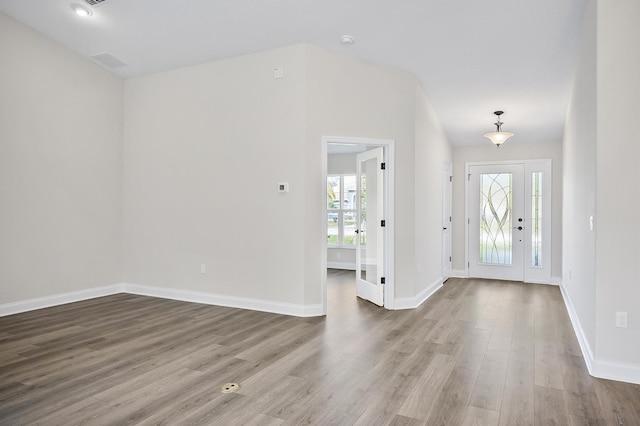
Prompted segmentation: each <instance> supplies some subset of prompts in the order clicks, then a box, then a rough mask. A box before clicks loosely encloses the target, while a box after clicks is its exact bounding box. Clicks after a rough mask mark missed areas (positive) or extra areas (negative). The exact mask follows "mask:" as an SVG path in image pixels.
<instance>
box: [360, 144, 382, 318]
mask: <svg viewBox="0 0 640 426" xmlns="http://www.w3.org/2000/svg"><path fill="white" fill-rule="evenodd" d="M383 155H384V152H383V148H375V149H372V150H369V151H366V152H363V153H361V154H358V156H357V162H358V174H357V177H356V180H357V193H356V205H357V213H356V214H357V217H358V229H357V230H356V232H357V233H358V237H357V238H356V241H357V243H356V295H357V296H358V297H360V298H363V299H366V300H369V301H371V302H373V303H375V304H376V305H378V306H383V305H384V286H383V280H384V232H383V231H384V228H383V227H382V224H381V221H382V220H383V206H384V203H383V201H384V191H383V189H384V183H383V171H382V168H381V164H382V162H383Z"/></svg>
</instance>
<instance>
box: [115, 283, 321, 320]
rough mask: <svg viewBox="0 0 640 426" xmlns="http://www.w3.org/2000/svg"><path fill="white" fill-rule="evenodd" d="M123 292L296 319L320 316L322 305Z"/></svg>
mask: <svg viewBox="0 0 640 426" xmlns="http://www.w3.org/2000/svg"><path fill="white" fill-rule="evenodd" d="M124 291H125V292H126V293H130V294H139V295H142V296H153V297H160V298H163V299H172V300H181V301H183V302H194V303H203V304H206V305H216V306H227V307H230V308H240V309H251V310H253V311H262V312H271V313H274V314H283V315H292V316H296V317H315V316H322V315H324V313H323V312H322V305H321V304H316V305H296V304H293V303H283V302H274V301H270V300H260V299H250V298H246V297H235V296H224V295H219V294H213V293H203V292H197V291H190V290H179V289H174V288H164V287H154V286H147V285H139V284H130V283H125V284H124Z"/></svg>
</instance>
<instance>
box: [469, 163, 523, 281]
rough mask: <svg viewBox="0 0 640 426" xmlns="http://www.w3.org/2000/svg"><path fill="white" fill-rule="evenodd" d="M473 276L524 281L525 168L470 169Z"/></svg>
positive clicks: (470, 253)
mask: <svg viewBox="0 0 640 426" xmlns="http://www.w3.org/2000/svg"><path fill="white" fill-rule="evenodd" d="M468 179H469V206H468V209H469V210H468V211H469V228H468V229H469V231H468V232H469V264H468V267H469V276H471V277H478V278H493V279H503V280H513V281H524V247H525V235H526V234H525V232H528V230H527V223H526V222H525V210H524V205H525V202H524V199H525V194H524V189H525V187H524V164H495V165H474V166H470V167H469V175H468Z"/></svg>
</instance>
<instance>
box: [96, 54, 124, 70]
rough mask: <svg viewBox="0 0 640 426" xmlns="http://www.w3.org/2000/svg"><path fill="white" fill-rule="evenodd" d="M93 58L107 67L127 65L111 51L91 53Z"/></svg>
mask: <svg viewBox="0 0 640 426" xmlns="http://www.w3.org/2000/svg"><path fill="white" fill-rule="evenodd" d="M91 59H93V60H94V61H96V62H97V63H99V64H100V65H102V66H105V67H107V68H120V67H124V66H125V65H127V64H126V63H124V62H122V61H121V60H120V59H118V58H116V57H115V56H113V55H112V54H110V53H98V54H97V55H91Z"/></svg>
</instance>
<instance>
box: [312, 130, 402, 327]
mask: <svg viewBox="0 0 640 426" xmlns="http://www.w3.org/2000/svg"><path fill="white" fill-rule="evenodd" d="M330 143H333V144H355V145H365V146H381V147H383V149H384V161H385V164H386V169H385V173H384V193H385V197H384V208H383V210H384V216H385V220H386V226H385V230H384V270H385V285H384V307H385V308H386V309H394V302H395V298H394V294H395V293H394V291H393V289H394V271H393V265H394V245H393V241H394V221H393V219H394V218H393V208H392V207H393V203H394V200H393V188H394V174H395V173H394V171H395V168H394V155H395V141H393V140H392V139H369V138H351V137H343V136H323V137H322V192H321V194H323V197H325V198H326V193H327V173H328V164H327V160H328V157H327V153H328V145H329V144H330ZM322 205H323V206H324V207H323V214H322V220H321V228H320V229H321V232H322V233H321V235H322V236H323V237H322V241H323V243H322V247H323V250H322V255H321V262H322V264H321V267H322V269H321V298H322V313H323V315H326V314H327V238H326V234H327V203H326V200H324V201H323V203H322ZM354 297H355V295H354Z"/></svg>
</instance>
